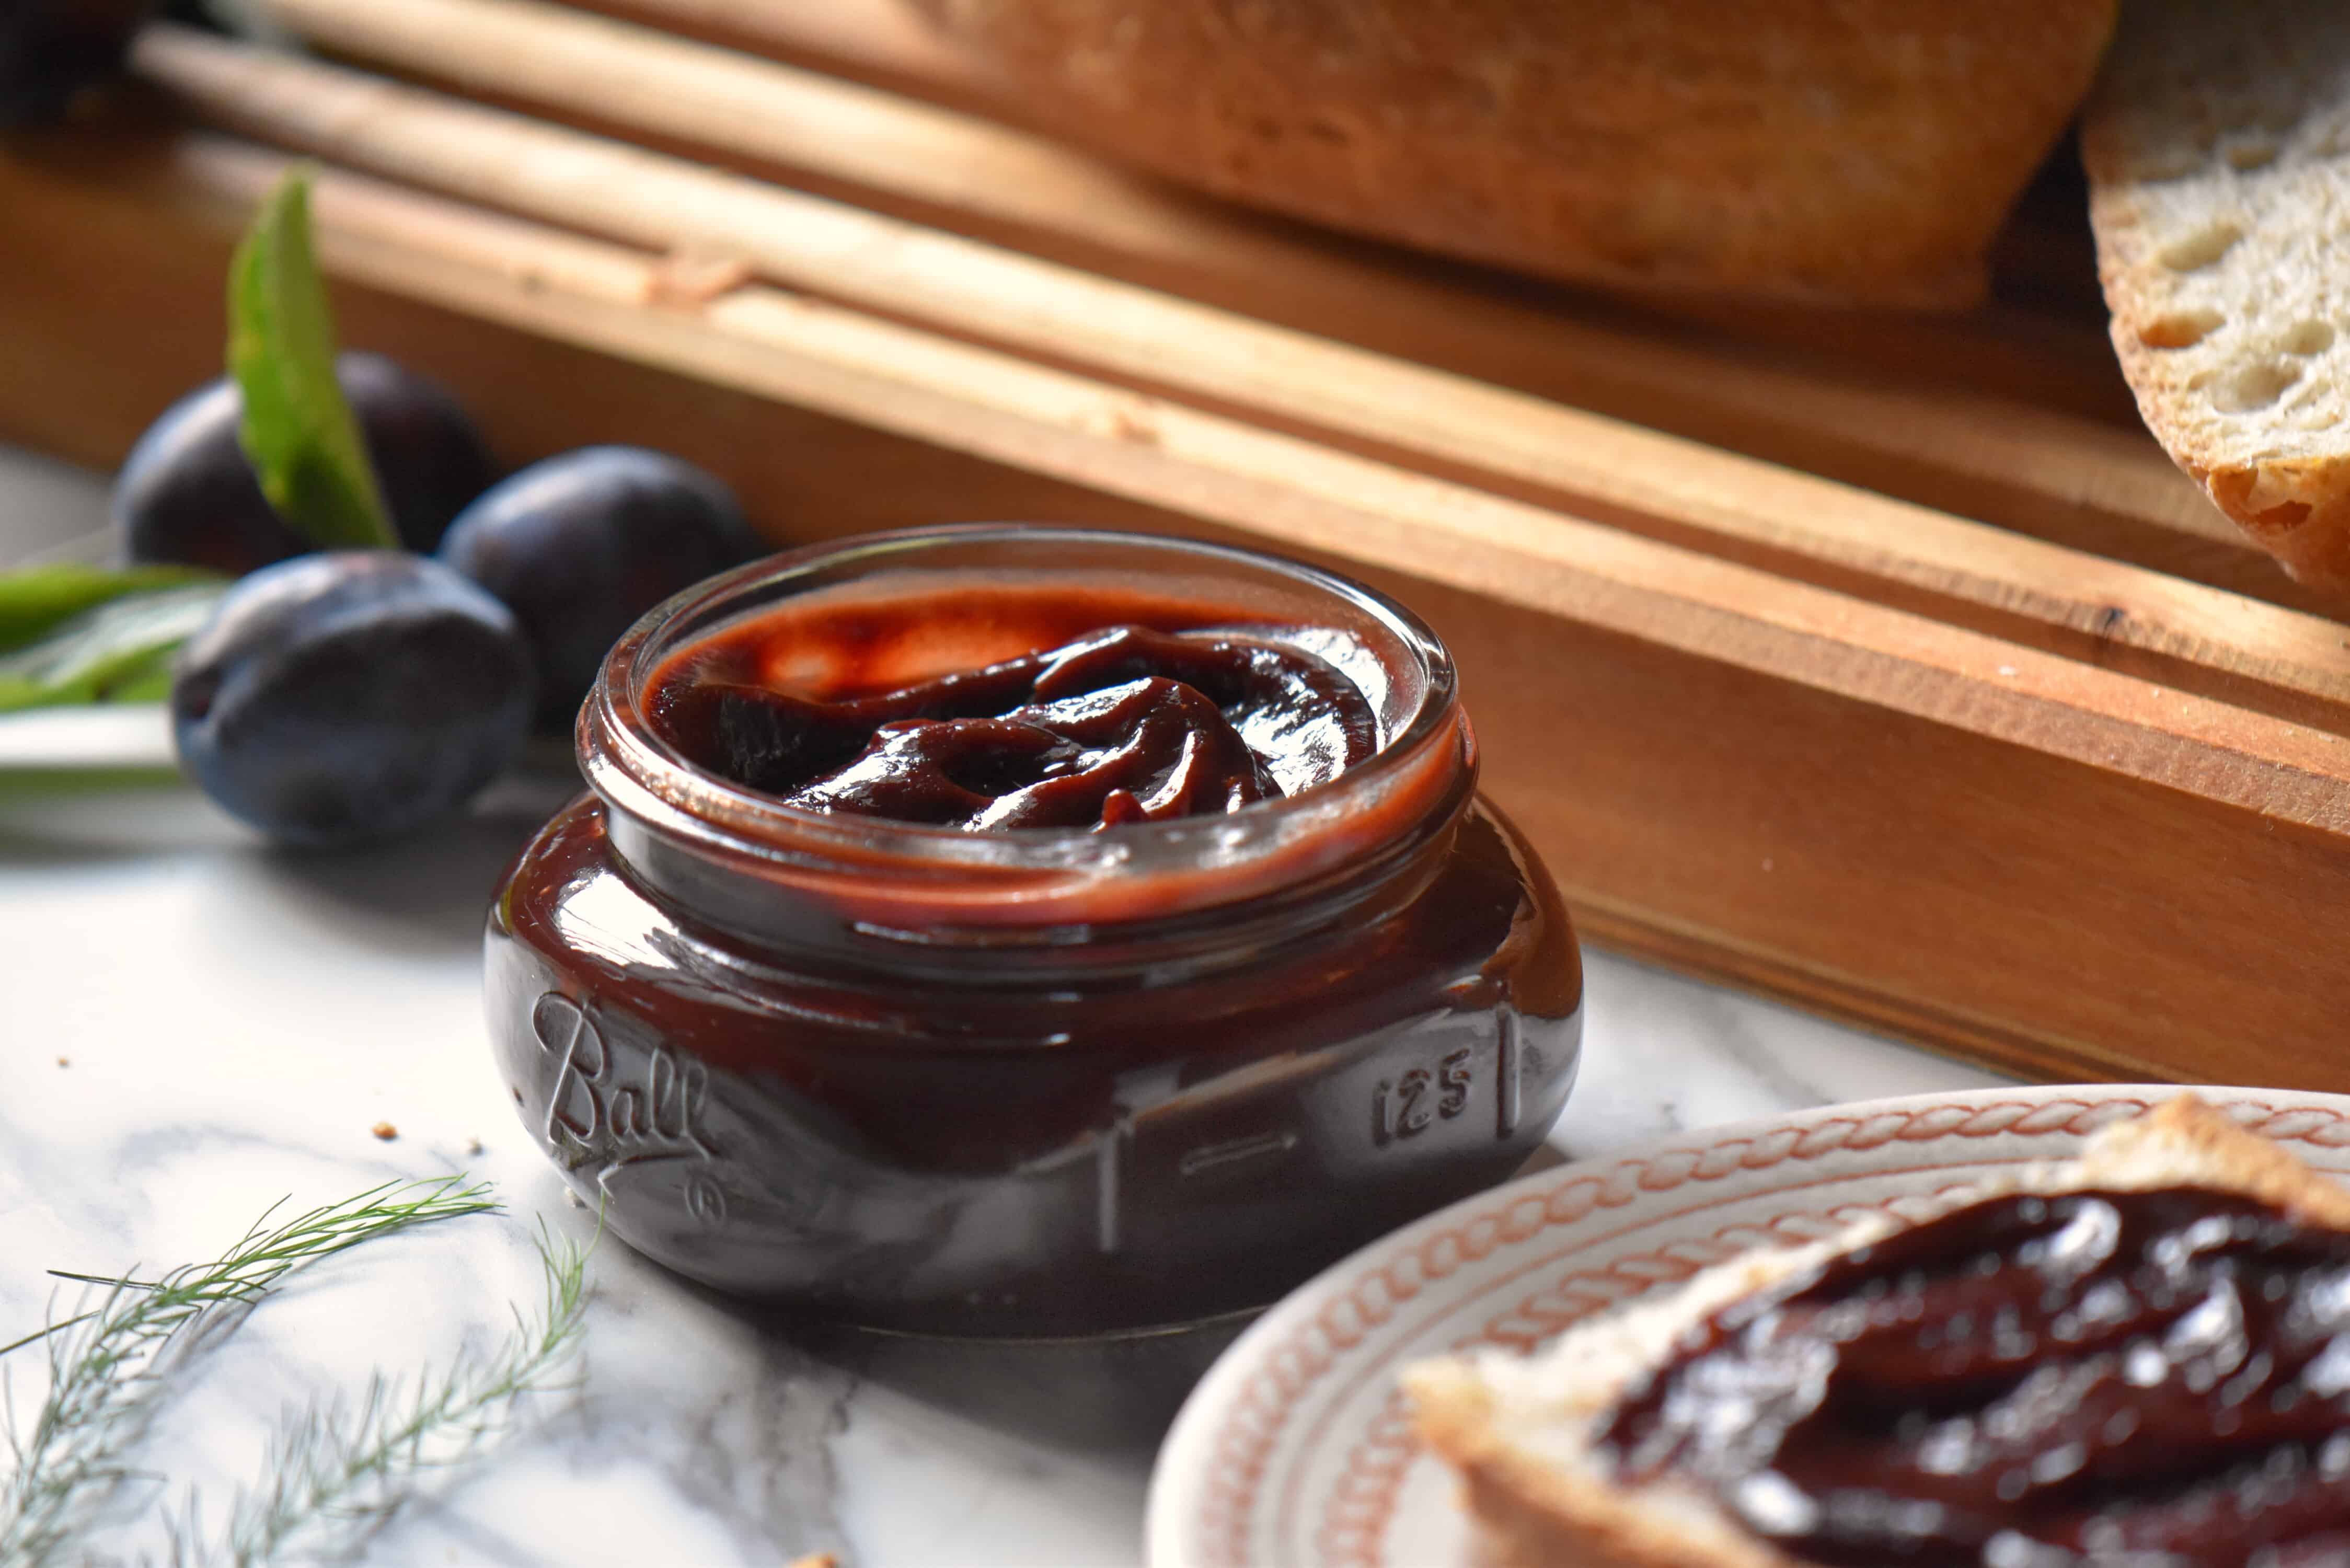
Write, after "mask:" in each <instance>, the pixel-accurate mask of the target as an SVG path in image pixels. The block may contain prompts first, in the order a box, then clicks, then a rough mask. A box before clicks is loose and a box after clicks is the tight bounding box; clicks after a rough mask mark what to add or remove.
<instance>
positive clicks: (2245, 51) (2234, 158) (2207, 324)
mask: <svg viewBox="0 0 2350 1568" xmlns="http://www.w3.org/2000/svg"><path fill="white" fill-rule="evenodd" d="M2081 152H2082V161H2083V163H2084V164H2085V167H2086V168H2087V170H2088V173H2089V178H2090V202H2089V215H2090V223H2091V226H2092V227H2093V228H2094V229H2095V233H2096V237H2097V270H2098V275H2099V277H2100V279H2101V280H2102V282H2103V284H2104V286H2105V292H2106V305H2107V306H2108V307H2109V309H2110V310H2111V312H2112V317H2113V340H2114V351H2115V353H2116V356H2117V357H2118V358H2119V359H2120V360H2121V367H2122V373H2123V375H2124V376H2125V377H2126V378H2127V379H2128V381H2129V384H2130V389H2131V390H2132V391H2133V392H2134V393H2135V394H2136V395H2137V404H2138V411H2139V413H2140V414H2141V415H2142V416H2143V417H2144V418H2145V420H2146V423H2147V429H2149V430H2151V431H2153V432H2154V434H2155V437H2156V439H2157V440H2158V441H2161V442H2162V444H2163V447H2164V449H2165V450H2166V451H2168V452H2169V453H2170V456H2171V458H2172V460H2173V461H2174V462H2177V463H2178V466H2179V467H2180V468H2181V469H2182V470H2184V471H2185V472H2187V473H2188V475H2189V477H2191V478H2192V479H2194V480H2195V482H2196V483H2199V484H2200V485H2201V486H2202V487H2203V489H2204V492H2205V493H2207V494H2209V495H2210V497H2211V500H2212V502H2213V504H2216V505H2217V506H2218V507H2219V508H2220V511H2222V512H2224V513H2226V514H2228V515H2229V516H2230V518H2232V519H2233V520H2234V521H2235V523H2236V524H2237V525H2238V526H2239V527H2241V528H2242V529H2243V531H2244V533H2245V534H2246V535H2248V536H2249V537H2250V538H2251V540H2252V542H2253V543H2254V544H2256V545H2259V546H2260V547H2261V548H2262V549H2264V550H2266V551H2268V552H2269V553H2270V554H2271V555H2272V556H2276V557H2277V559H2278V560H2279V561H2281V562H2282V563H2283V565H2284V567H2285V569H2286V570H2287V571H2288V572H2290V573H2291V574H2292V575H2293V576H2294V577H2296V578H2298V579H2300V580H2302V581H2303V582H2309V583H2316V584H2321V585H2333V586H2337V587H2350V404H2345V399H2344V397H2343V396H2342V395H2341V394H2339V393H2338V392H2336V391H2335V388H2336V387H2337V386H2338V385H2339V384H2340V383H2341V381H2342V379H2343V375H2344V369H2345V365H2350V361H2345V358H2342V357H2341V356H2342V355H2343V354H2345V353H2350V319H2345V317H2350V274H2345V273H2344V272H2343V270H2342V268H2341V267H2340V265H2339V263H2338V259H2336V258H2337V257H2338V252H2337V251H2336V250H2335V249H2334V247H2335V246H2336V245H2337V244H2338V234H2339V233H2340V227H2341V224H2342V223H2343V222H2344V221H2345V218H2350V172H2345V168H2344V164H2343V161H2342V160H2343V155H2344V154H2345V153H2350V7H2345V6H2343V5H2339V4H2337V3H2336V0H2241V3H2239V4H2234V5H2210V4H2208V3H2205V0H2135V3H2134V4H2133V5H2130V6H2129V7H2128V8H2127V9H2126V12H2125V14H2124V16H2123V20H2122V26H2121V28H2120V31H2119V34H2118V36H2116V39H2115V43H2114V47H2113V50H2112V53H2111V56H2110V57H2109V58H2108V59H2107V61H2106V68H2105V70H2104V72H2103V74H2102V76H2101V77H2100V78H2099V81H2098V84H2097V88H2096V90H2095V93H2094V94H2093V95H2092V97H2091V99H2090V102H2089V105H2088V109H2087V110H2086V113H2085V117H2084V119H2083V122H2082V130H2081Z"/></svg>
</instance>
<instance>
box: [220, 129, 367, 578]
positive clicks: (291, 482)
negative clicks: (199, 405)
mask: <svg viewBox="0 0 2350 1568" xmlns="http://www.w3.org/2000/svg"><path fill="white" fill-rule="evenodd" d="M228 321H229V332H228V370H229V374H230V376H231V377H233V378H234V379H235V381H236V384H237V387H238V389H239V390H240V391H242V392H243V394H244V423H243V425H242V427H241V428H240V430H239V432H238V437H239V441H240V442H241V443H242V444H243V446H244V453H245V456H246V457H247V458H248V459H249V460H250V461H251V462H252V463H253V472H254V475H255V478H257V479H258V480H259V481H260V482H261V493H263V494H264V495H265V496H267V497H268V498H269V504H270V505H271V506H273V507H275V508H276V511H277V514H278V515H279V516H280V517H283V518H284V519H285V520H286V525H287V526H289V527H291V528H292V529H293V530H294V531H295V532H296V533H297V534H300V535H302V536H303V537H304V538H306V539H308V540H309V541H310V542H311V543H312V544H314V545H317V546H318V547H319V548H321V549H327V550H335V549H396V548H398V547H399V545H400V536H399V535H398V534H396V533H395V532H394V531H393V529H392V524H391V510H390V507H389V506H387V505H386V504H385V503H384V498H383V487H382V485H381V484H380V483H378V482H377V479H376V472H375V467H374V464H373V463H371V462H369V459H368V451H367V442H366V441H365V439H364V438H363V437H362V436H361V435H360V433H359V421H358V419H357V418H356V417H355V416H354V415H353V414H352V412H351V408H350V404H349V403H348V401H346V400H345V399H344V397H343V390H342V388H341V387H340V386H339V385H338V383H337V381H336V379H335V321H334V313H333V311H332V310H331V309H330V308H329V306H328V302H327V286H326V280H325V279H324V278H323V277H322V276H321V275H319V272H318V262H317V255H316V254H315V253H314V251H313V250H312V247H311V240H310V177H309V174H308V173H307V171H304V170H301V169H296V170H293V171H290V172H288V173H287V174H286V177H285V179H284V180H282V181H280V182H278V185H277V188H276V190H275V191H274V192H271V193H270V195H269V198H268V200H267V201H265V202H263V203H262V207H261V211H260V213H258V214H257V215H256V216H255V219H254V223H253V227H252V229H251V230H249V231H248V232H247V233H246V234H245V236H244V242H243V243H242V244H239V245H238V246H237V249H236V254H235V256H234V258H233V259H232V260H231V262H230V264H229V280H228Z"/></svg>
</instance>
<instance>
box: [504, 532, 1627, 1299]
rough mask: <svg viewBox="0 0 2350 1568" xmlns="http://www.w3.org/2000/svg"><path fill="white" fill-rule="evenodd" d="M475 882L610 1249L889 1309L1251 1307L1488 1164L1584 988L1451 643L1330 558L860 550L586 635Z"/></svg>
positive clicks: (791, 1294)
mask: <svg viewBox="0 0 2350 1568" xmlns="http://www.w3.org/2000/svg"><path fill="white" fill-rule="evenodd" d="M578 750H579V760H580V763H581V765H582V767H583V769H584V771H585V773H586V775H587V782H588V784H589V785H590V786H591V790H592V793H591V794H587V795H585V796H583V797H582V798H581V799H580V800H578V801H577V802H576V803H574V804H573V805H570V806H569V807H567V809H565V810H564V811H563V812H562V813H561V814H559V815H557V816H556V818H555V819H554V820H553V821H552V822H550V823H549V824H548V825H547V826H546V828H545V829H544V830H543V831H542V832H541V833H540V834H539V835H538V836H537V838H536V840H535V841H533V843H532V844H531V845H530V846H529V847H528V848H526V849H525V851H524V852H523V854H522V855H521V857H519V859H517V861H516V862H515V865H514V867H512V869H511V870H510V871H509V873H508V874H507V877H506V879H505V882H504V885H503V886H502V888H500V889H499V892H498V895H497V898H496V902H495V904H494V908H493V909H492V911H491V915H490V921H489V934H488V979H487V985H488V1009H489V1020H490V1027H491V1033H492V1036H493V1039H494V1044H495V1049H496V1053H497V1057H498V1062H499V1065H500V1067H501V1070H502V1071H503V1073H504V1076H505V1079H506V1082H507V1084H508V1085H509V1087H510V1088H511V1090H512V1092H513V1096H514V1099H515V1105H516V1106H517V1108H518V1110H519V1111H520V1114H521V1116H522V1117H523V1120H524V1122H525V1125H526V1126H527V1127H529V1128H530V1130H531V1132H532V1134H533V1135H534V1136H535V1137H536V1138H537V1139H538V1140H539V1142H540V1143H541V1145H542V1146H543V1147H545V1148H546V1152H547V1153H548V1155H549V1156H550V1157H551V1158H553V1159H554V1160H555V1161H556V1164H557V1165H558V1166H559V1167H560V1168H562V1170H563V1172H564V1174H565V1176H566V1178H567V1179H568V1180H569V1182H570V1183H571V1185H572V1186H573V1188H574V1189H576V1190H577V1191H578V1192H579V1193H580V1194H581V1195H582V1196H583V1197H584V1198H586V1199H587V1200H588V1201H589V1202H591V1203H598V1204H600V1205H602V1206H604V1208H605V1210H606V1212H607V1215H608V1223H609V1224H610V1226H611V1228H612V1229H613V1230H614V1231H617V1232H619V1235H620V1236H621V1237H622V1238H624V1239H625V1240H626V1241H629V1243H630V1244H631V1245H632V1246H634V1247H635V1248H637V1249H638V1250H639V1251H642V1252H644V1253H645V1254H647V1255H648V1256H650V1257H651V1258H653V1259H655V1260H657V1261H659V1262H661V1263H663V1264H666V1265H667V1266H669V1267H670V1268H671V1269H674V1270H676V1271H677V1272H680V1273H682V1274H685V1275H687V1276H689V1277H690V1278H692V1279H694V1280H698V1281H701V1282H704V1283H706V1284H708V1285H711V1286H714V1287H716V1288H717V1289H720V1290H722V1291H727V1292H733V1293H741V1294H743V1295H748V1296H754V1297H759V1298H764V1299H766V1300H768V1301H771V1302H775V1303H780V1304H783V1305H785V1306H787V1307H789V1308H792V1309H795V1310H801V1311H806V1312H810V1313H815V1314H823V1315H825V1316H828V1317H831V1318H834V1319H837V1320H843V1321H847V1322H851V1323H855V1324H864V1325H868V1326H874V1327H882V1328H891V1329H899V1330H908V1331H913V1332H919V1333H930V1334H980V1335H994V1336H1063V1335H1071V1334H1109V1333H1121V1332H1129V1331H1142V1330H1150V1329H1158V1328H1164V1327H1170V1326H1174V1325H1180V1324H1191V1323H1196V1322H1200V1321H1201V1320H1205V1319H1210V1318H1213V1317H1218V1316H1222V1315H1224V1314H1232V1313H1238V1312H1243V1311H1247V1310H1251V1309H1254V1308H1258V1307H1262V1306H1264V1305H1266V1304H1267V1303H1271V1302H1273V1301H1274V1300H1275V1299H1277V1298H1278V1297H1279V1296H1281V1295H1282V1294H1283V1293H1284V1292H1286V1291H1287V1290H1289V1289H1290V1288H1291V1287H1292V1286H1294V1285H1296V1284H1297V1283H1299V1282H1302V1281H1304V1280H1305V1279H1306V1278H1307V1277H1309V1276H1310V1275H1312V1274H1313V1273H1315V1272H1316V1271H1318V1270H1320V1269H1322V1268H1324V1267H1325V1266H1326V1265H1327V1264H1329V1263H1331V1262H1335V1261H1336V1260H1337V1259H1339V1258H1340V1257H1342V1256H1344V1255H1345V1254H1346V1253H1347V1252H1348V1251H1352V1250H1354V1249H1355V1248H1357V1247H1358V1246H1360V1245H1362V1244H1363V1243H1365V1242H1367V1241H1370V1240H1372V1239H1373V1238H1375V1237H1377V1236H1378V1235H1380V1234H1382V1233H1383V1232H1385V1231H1389V1230H1391V1229H1393V1228H1394V1227H1396V1226H1397V1225H1399V1224H1401V1223H1403V1222H1404V1221H1406V1220H1410V1219H1412V1218H1414V1217H1415V1216H1417V1215H1419V1214H1421V1213H1424V1212H1426V1211H1428V1210H1431V1209H1434V1208H1437V1207H1439V1206H1440V1205H1442V1204H1445V1203H1448V1202H1451V1201H1452V1200H1453V1199H1458V1198H1461V1197H1462V1196H1464V1195H1466V1194H1468V1193H1470V1192H1472V1191H1474V1190H1476V1189H1480V1188H1482V1187H1484V1186H1486V1185H1488V1184H1490V1183H1492V1182H1494V1181H1496V1180H1499V1179H1502V1178H1504V1177H1506V1176H1508V1175H1510V1174H1511V1173H1512V1172H1513V1171H1514V1170H1515V1169H1516V1168H1518V1166H1519V1165H1520V1164H1521V1163H1522V1162H1523V1160H1524V1159H1525V1158H1526V1156H1527V1155H1528V1154H1529V1153H1530V1152H1531V1151H1532V1150H1533V1149H1534V1147H1535V1146H1536V1145H1537V1144H1538V1143H1539V1142H1540V1141H1541V1140H1542V1138H1543V1136H1544V1133H1545V1132H1546V1131H1547V1129H1548V1128H1549V1127H1550V1126H1551V1124H1552V1122H1553V1121H1554V1120H1555V1118H1556V1116H1558V1113H1559V1110H1560V1108H1561V1106H1563V1105H1564V1104H1565V1099H1566V1095H1567V1091H1568V1088H1569V1086H1570V1085H1571V1084H1572V1083H1573V1081H1574V1077H1575V1064H1576V1059H1577V1052H1578V1042H1579V1035H1580V1023H1581V997H1582V971H1581V964H1580V960H1579V957H1578V954H1577V950H1576V946H1575V936H1574V932H1573V930H1572V929H1571V927H1570V926H1569V923H1568V920H1567V917H1566V914H1565V909H1563V908H1562V907H1561V905H1560V903H1559V899H1558V895H1557V893H1556V891H1555V888H1553V886H1552V884H1551V881H1550V878H1549V877H1548V876H1547V875H1546V874H1545V873H1544V870H1543V868H1542V867H1541V866H1540V865H1539V864H1538V863H1537V862H1536V860H1535V858H1534V856H1533V854H1532V853H1531V852H1530V851H1529V850H1528V848H1527V846H1526V845H1525V843H1524V841H1523V839H1522V838H1520V836H1518V834H1517V833H1516V831H1515V830H1514V829H1513V827H1512V826H1510V824H1509V823H1508V822H1507V821H1506V820H1505V819H1504V818H1503V816H1502V815H1501V814H1500V813H1499V812H1497V811H1496V810H1495V809H1494V808H1493V807H1492V805H1490V804H1489V803H1488V802H1486V801H1485V800H1484V799H1483V798H1482V796H1480V795H1479V794H1478V793H1477V789H1476V783H1477V753H1476V744H1475V741H1474V739H1473V736H1472V734H1471V730H1470V727H1469V722H1468V720H1467V718H1466V717H1465V716H1464V715H1463V713H1462V711H1461V704H1460V701H1459V699H1458V696H1457V694H1456V692H1455V689H1454V678H1453V669H1452V664H1451V659H1450V657H1449V656H1448V655H1447V653H1446V652H1445V649H1443V647H1442V646H1441V645H1440V643H1439V642H1438V641H1437V639H1436V638H1435V637H1434V636H1433V635H1432V634H1431V633H1430V631H1429V629H1428V628H1426V627H1425V626H1423V625H1422V624H1421V623H1420V622H1419V620H1418V619H1417V618H1415V617H1413V616H1412V615H1411V614H1410V613H1409V611H1407V610H1405V609H1404V608H1402V607H1400V606H1399V605H1397V604H1395V603H1394V602H1392V601H1390V600H1388V598H1386V597H1382V596H1380V595H1378V594H1376V593H1373V592H1371V591H1370V590H1368V589H1367V588H1364V587H1359V586H1357V585H1356V584H1354V583H1351V582H1348V581H1347V580H1346V579H1344V578H1341V577H1338V576H1334V575H1331V574H1329V573H1326V572H1322V571H1318V570H1315V569H1313V568H1310V567H1306V566H1298V565H1294V564H1291V563H1287V562H1284V561H1280V560H1275V559H1272V558H1269V557H1266V556H1257V555H1253V554H1249V553H1246V552H1243V551H1238V550H1232V549H1225V548H1220V547H1216V546H1211V545H1201V544H1194V543H1188V542H1181V541H1176V540H1170V539H1160V538H1155V537H1150V536H1146V535H1119V534H1105V533H1092V532H1084V531H1078V530H1071V529H1057V528H1043V527H1016V526H1005V527H996V526H985V527H960V528H937V529H928V530H922V531H918V532H911V533H903V534H895V535H879V536H873V537H868V538H864V539H857V540H850V541H847V542H845V543H840V544H834V545H823V546H819V547H816V548H812V549H806V550H800V551H797V552H795V553H792V554H788V555H783V556H775V557H772V558H770V559H768V560H766V561H763V562H760V563H757V564H756V565H754V566H749V567H746V568H744V569H743V570H741V571H739V572H735V573H733V574H732V575H730V576H723V577H718V578H714V579H712V581H710V582H708V583H705V584H703V585H702V586H701V587H697V588H694V589H691V590H690V591H688V592H687V593H685V594H683V595H681V596H680V597H677V598H674V599H672V600H671V601H670V602H669V603H668V604H666V605H664V606H662V607H660V608H659V609H658V610H656V611H654V612H653V613H652V614H651V615H650V616H649V617H647V618H645V619H644V620H643V621H641V622H639V624H638V626H637V627H636V628H634V629H633V630H631V631H630V632H629V635H628V636H627V637H626V638H624V639H622V640H621V641H620V643H619V645H618V646H617V647H616V648H614V649H613V650H612V653H611V655H610V658H609V659H608V661H607V662H606V664H605V666H604V670H603V674H602V677H601V679H600V680H599V681H598V685H597V688H596V691H595V692H594V693H593V694H592V695H591V696H590V697H589V699H588V701H587V706H586V708H585V709H584V710H583V711H582V712H581V715H580V719H579V725H578Z"/></svg>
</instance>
